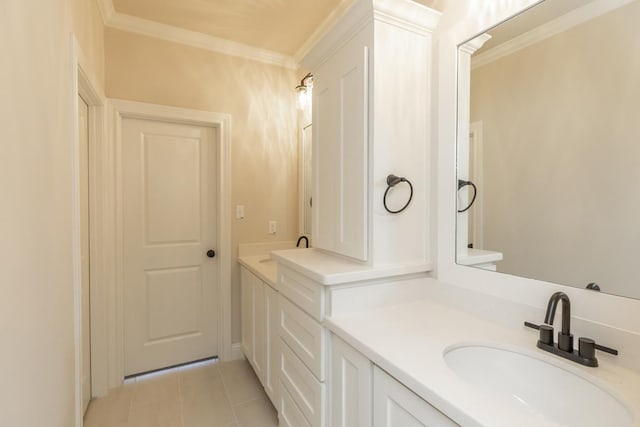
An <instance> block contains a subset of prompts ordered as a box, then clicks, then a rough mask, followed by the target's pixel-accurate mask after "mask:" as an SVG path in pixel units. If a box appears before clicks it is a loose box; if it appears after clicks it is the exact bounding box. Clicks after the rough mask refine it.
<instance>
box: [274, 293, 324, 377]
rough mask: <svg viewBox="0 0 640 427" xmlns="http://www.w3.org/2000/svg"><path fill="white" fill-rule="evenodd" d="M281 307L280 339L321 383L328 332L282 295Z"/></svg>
mask: <svg viewBox="0 0 640 427" xmlns="http://www.w3.org/2000/svg"><path fill="white" fill-rule="evenodd" d="M278 302H279V306H280V316H279V317H280V318H279V328H280V338H282V340H283V341H284V342H286V343H287V344H288V345H289V347H291V350H293V352H294V353H295V354H296V355H297V356H298V357H299V358H300V360H302V362H303V363H304V364H305V365H306V366H307V368H309V370H311V372H313V374H314V375H315V376H316V378H318V379H319V380H320V381H324V379H325V369H324V365H325V363H324V361H325V360H326V359H325V351H326V332H325V331H324V329H323V328H322V326H321V325H320V324H319V323H318V322H316V321H315V320H314V319H312V318H311V317H309V315H308V314H306V313H305V312H303V311H302V310H300V309H299V308H298V307H296V306H295V305H293V304H292V303H291V302H290V301H289V300H288V299H286V298H283V297H282V296H281V295H280V296H279V299H278Z"/></svg>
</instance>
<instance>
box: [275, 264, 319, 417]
mask: <svg viewBox="0 0 640 427" xmlns="http://www.w3.org/2000/svg"><path fill="white" fill-rule="evenodd" d="M278 289H279V295H278V297H279V299H278V303H279V316H278V326H279V333H280V356H279V360H280V365H279V368H280V373H279V375H280V390H281V392H280V404H279V405H278V412H279V414H280V425H281V426H287V427H298V426H306V425H308V426H311V427H324V426H329V425H331V424H329V423H327V412H328V411H327V406H326V405H327V401H326V399H327V392H326V388H327V384H326V379H327V378H326V377H327V375H326V364H327V355H326V353H327V347H328V346H327V341H328V332H327V330H326V329H325V328H324V326H323V325H322V323H321V322H322V320H323V319H324V307H325V299H326V295H325V292H326V290H325V289H324V286H322V285H320V284H319V283H316V282H314V281H313V280H311V279H309V278H308V277H306V276H304V275H302V274H299V273H298V272H296V271H294V270H292V269H290V268H287V267H286V266H283V265H279V266H278Z"/></svg>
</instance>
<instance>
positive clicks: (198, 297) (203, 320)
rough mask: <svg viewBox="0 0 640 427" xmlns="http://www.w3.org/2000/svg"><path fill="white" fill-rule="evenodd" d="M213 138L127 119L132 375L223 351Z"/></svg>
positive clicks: (198, 130)
mask: <svg viewBox="0 0 640 427" xmlns="http://www.w3.org/2000/svg"><path fill="white" fill-rule="evenodd" d="M216 143H217V141H216V140H215V133H214V131H213V129H211V128H207V127H200V126H192V125H185V124H177V123H167V122H161V121H153V120H142V119H133V118H124V119H123V121H122V180H123V182H122V188H123V232H124V235H123V256H124V262H123V267H124V271H123V274H124V301H123V302H124V341H125V342H124V356H125V364H124V368H125V376H126V375H132V374H136V373H140V372H147V371H151V370H155V369H160V368H163V367H167V366H172V365H176V364H180V363H185V362H190V361H194V360H199V359H203V358H207V357H213V356H216V355H217V349H218V342H217V338H218V337H217V319H218V316H217V310H216V309H217V298H218V295H217V293H218V292H217V290H218V286H217V261H216V258H215V257H210V256H209V255H210V254H207V252H208V251H213V250H215V248H216V175H217V174H216V170H215V165H216Z"/></svg>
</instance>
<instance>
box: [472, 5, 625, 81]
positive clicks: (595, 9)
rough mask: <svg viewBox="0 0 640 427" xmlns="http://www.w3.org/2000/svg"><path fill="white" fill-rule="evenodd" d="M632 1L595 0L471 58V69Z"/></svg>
mask: <svg viewBox="0 0 640 427" xmlns="http://www.w3.org/2000/svg"><path fill="white" fill-rule="evenodd" d="M633 1H635V0H597V1H594V2H591V3H588V4H586V5H584V6H582V7H579V8H578V9H575V10H573V11H571V12H569V13H566V14H564V15H562V16H560V17H558V18H556V19H554V20H551V21H549V22H547V23H546V24H543V25H540V26H539V27H536V28H534V29H533V30H531V31H528V32H526V33H524V34H521V35H519V36H518V37H515V38H513V39H512V40H509V41H506V42H504V43H502V44H500V45H498V46H496V47H494V48H492V49H490V50H488V51H486V52H483V53H481V54H479V55H477V56H473V57H472V58H471V69H472V70H473V69H475V68H478V67H482V66H483V65H487V64H489V63H491V62H493V61H496V60H498V59H500V58H503V57H505V56H507V55H511V54H512V53H514V52H517V51H519V50H521V49H524V48H526V47H528V46H531V45H533V44H536V43H538V42H541V41H542V40H544V39H547V38H549V37H552V36H555V35H556V34H559V33H562V32H564V31H567V30H568V29H570V28H573V27H575V26H577V25H580V24H582V23H585V22H587V21H590V20H592V19H594V18H597V17H598V16H601V15H604V14H605V13H607V12H610V11H612V10H614V9H617V8H619V7H622V6H625V5H627V4H629V3H631V2H633Z"/></svg>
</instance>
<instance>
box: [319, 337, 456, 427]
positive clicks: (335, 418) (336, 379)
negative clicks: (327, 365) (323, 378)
mask: <svg viewBox="0 0 640 427" xmlns="http://www.w3.org/2000/svg"><path fill="white" fill-rule="evenodd" d="M331 346H332V350H331V419H332V423H331V426H332V427H372V426H373V427H398V426H402V427H453V426H457V424H456V423H454V422H453V421H452V420H451V419H449V418H448V417H447V416H445V415H444V414H443V413H442V412H440V411H438V410H437V409H436V408H434V407H433V406H432V405H430V404H429V403H428V402H426V401H425V400H423V399H422V398H420V397H419V396H418V395H416V394H415V393H413V392H412V391H411V390H409V389H408V388H407V387H405V386H404V385H402V384H401V383H400V382H398V381H397V380H396V379H394V378H393V377H391V376H390V375H389V374H387V373H386V372H385V371H383V370H382V369H380V368H379V367H377V366H375V365H374V364H373V363H372V362H371V361H370V360H368V359H367V358H366V357H365V356H363V355H362V354H361V353H359V352H358V351H357V350H355V349H354V348H353V347H351V346H350V345H349V344H347V343H345V342H344V341H343V340H341V339H340V338H338V337H337V336H336V335H331Z"/></svg>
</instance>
